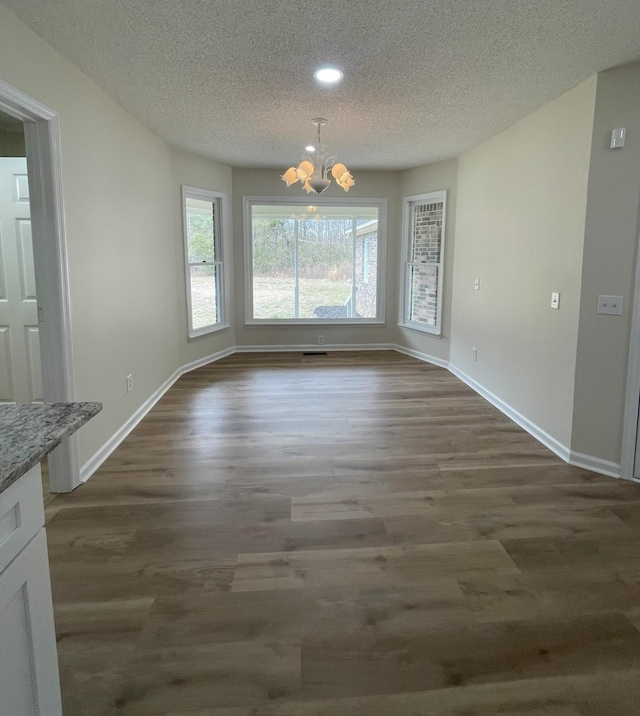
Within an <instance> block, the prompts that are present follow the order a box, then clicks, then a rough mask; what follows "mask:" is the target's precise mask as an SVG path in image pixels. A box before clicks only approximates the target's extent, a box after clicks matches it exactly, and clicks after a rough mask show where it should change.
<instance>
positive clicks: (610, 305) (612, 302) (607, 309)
mask: <svg viewBox="0 0 640 716" xmlns="http://www.w3.org/2000/svg"><path fill="white" fill-rule="evenodd" d="M598 313H603V314H605V315H606V316H621V315H622V296H598Z"/></svg>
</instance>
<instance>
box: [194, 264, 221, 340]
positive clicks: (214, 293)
mask: <svg viewBox="0 0 640 716" xmlns="http://www.w3.org/2000/svg"><path fill="white" fill-rule="evenodd" d="M218 268H219V267H218V266H191V316H192V323H193V330H194V331H197V330H198V329H199V328H205V327H206V326H212V325H214V324H216V323H218Z"/></svg>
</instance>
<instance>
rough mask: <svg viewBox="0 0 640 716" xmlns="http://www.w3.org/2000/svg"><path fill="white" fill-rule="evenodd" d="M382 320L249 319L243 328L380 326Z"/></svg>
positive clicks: (382, 322)
mask: <svg viewBox="0 0 640 716" xmlns="http://www.w3.org/2000/svg"><path fill="white" fill-rule="evenodd" d="M384 323H385V321H384V318H309V319H304V318H249V319H247V320H245V323H244V324H245V326H373V325H375V326H381V325H384Z"/></svg>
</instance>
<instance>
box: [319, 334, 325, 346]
mask: <svg viewBox="0 0 640 716" xmlns="http://www.w3.org/2000/svg"><path fill="white" fill-rule="evenodd" d="M318 345H319V346H323V345H324V336H318Z"/></svg>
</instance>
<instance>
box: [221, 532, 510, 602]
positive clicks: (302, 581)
mask: <svg viewBox="0 0 640 716" xmlns="http://www.w3.org/2000/svg"><path fill="white" fill-rule="evenodd" d="M518 571H519V570H518V568H517V567H516V565H515V564H514V563H513V561H512V560H511V559H510V557H509V555H508V554H507V553H506V551H505V550H504V548H503V547H502V545H501V544H500V542H498V541H491V540H486V541H479V542H447V543H442V544H418V545H402V546H394V547H379V548H378V547H371V548H363V549H338V550H318V551H316V552H288V553H283V552H271V553H261V554H239V555H238V563H237V567H236V571H235V576H234V579H233V583H232V585H231V590H232V591H234V592H241V591H252V590H263V589H298V588H302V587H307V586H315V585H318V586H326V585H340V584H359V585H362V584H367V585H369V584H380V585H384V584H394V583H403V584H405V585H415V584H426V583H428V582H429V581H431V580H433V579H437V578H439V577H442V576H450V575H455V576H457V577H463V576H465V575H467V576H469V575H483V574H514V573H517V572H518Z"/></svg>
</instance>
